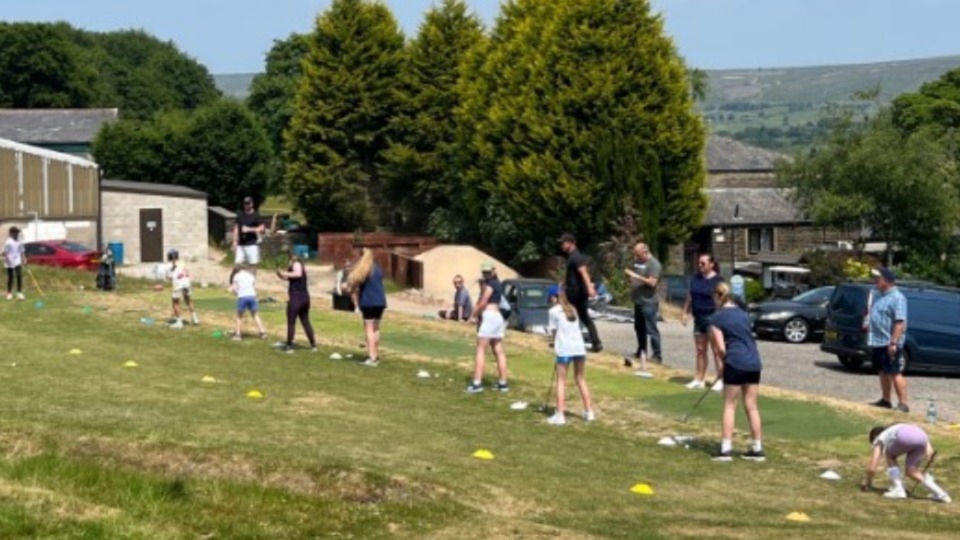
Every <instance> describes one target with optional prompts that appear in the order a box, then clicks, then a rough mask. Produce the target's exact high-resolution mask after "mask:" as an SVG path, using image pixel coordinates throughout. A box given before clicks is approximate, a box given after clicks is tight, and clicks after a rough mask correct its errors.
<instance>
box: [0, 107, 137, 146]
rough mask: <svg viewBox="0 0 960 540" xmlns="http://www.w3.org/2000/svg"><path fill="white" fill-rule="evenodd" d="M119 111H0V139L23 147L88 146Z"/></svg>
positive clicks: (112, 120)
mask: <svg viewBox="0 0 960 540" xmlns="http://www.w3.org/2000/svg"><path fill="white" fill-rule="evenodd" d="M118 114H119V113H118V111H117V109H0V139H10V140H12V141H17V142H21V143H24V144H89V143H91V142H92V141H93V138H94V137H95V136H96V134H97V132H98V131H99V130H100V128H101V127H103V125H104V124H108V123H111V122H115V121H116V120H117V118H118Z"/></svg>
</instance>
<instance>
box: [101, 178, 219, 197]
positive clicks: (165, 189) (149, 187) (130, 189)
mask: <svg viewBox="0 0 960 540" xmlns="http://www.w3.org/2000/svg"><path fill="white" fill-rule="evenodd" d="M100 188H101V191H110V192H120V193H143V194H148V195H164V196H167V197H185V198H189V199H206V198H207V194H206V193H204V192H202V191H197V190H195V189H192V188H188V187H186V186H178V185H176V184H158V183H154V182H131V181H130V180H103V181H101V182H100Z"/></svg>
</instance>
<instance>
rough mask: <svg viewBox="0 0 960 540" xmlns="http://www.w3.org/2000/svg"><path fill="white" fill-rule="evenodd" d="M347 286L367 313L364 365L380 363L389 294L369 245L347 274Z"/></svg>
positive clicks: (364, 318) (359, 305)
mask: <svg viewBox="0 0 960 540" xmlns="http://www.w3.org/2000/svg"><path fill="white" fill-rule="evenodd" d="M347 287H348V288H349V289H350V296H351V297H352V298H353V305H355V306H357V307H358V308H359V309H360V314H361V315H362V316H363V331H364V333H365V334H366V339H367V358H366V360H364V361H363V365H364V366H368V367H376V366H377V365H378V364H379V363H380V356H379V355H380V319H381V318H383V312H384V310H385V309H387V294H386V291H385V289H384V288H383V272H382V271H381V270H380V265H378V264H377V263H376V261H374V259H373V251H371V250H370V249H369V248H363V254H362V255H361V256H360V260H359V261H357V264H356V265H354V267H353V269H352V270H350V273H349V274H348V275H347Z"/></svg>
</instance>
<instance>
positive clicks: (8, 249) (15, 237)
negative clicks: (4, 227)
mask: <svg viewBox="0 0 960 540" xmlns="http://www.w3.org/2000/svg"><path fill="white" fill-rule="evenodd" d="M23 259H24V256H23V242H21V241H20V229H19V228H17V227H10V237H9V238H7V240H6V241H5V242H4V243H3V266H4V267H5V268H6V269H7V300H13V281H14V278H16V281H17V300H23Z"/></svg>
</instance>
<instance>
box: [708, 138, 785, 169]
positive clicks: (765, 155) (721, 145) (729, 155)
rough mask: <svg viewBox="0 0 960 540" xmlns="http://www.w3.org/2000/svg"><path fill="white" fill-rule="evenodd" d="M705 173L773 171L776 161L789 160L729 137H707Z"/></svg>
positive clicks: (781, 155) (783, 156) (770, 151)
mask: <svg viewBox="0 0 960 540" xmlns="http://www.w3.org/2000/svg"><path fill="white" fill-rule="evenodd" d="M706 154H707V171H708V172H724V171H728V172H729V171H753V172H762V171H773V170H774V168H775V167H776V164H777V161H779V160H781V159H789V156H786V155H783V154H779V153H777V152H774V151H772V150H767V149H766V148H760V147H758V146H750V145H748V144H744V143H742V142H740V141H738V140H736V139H731V138H730V137H721V136H719V135H710V136H709V137H707V148H706Z"/></svg>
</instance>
